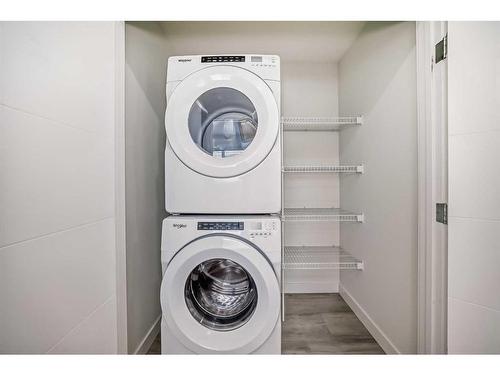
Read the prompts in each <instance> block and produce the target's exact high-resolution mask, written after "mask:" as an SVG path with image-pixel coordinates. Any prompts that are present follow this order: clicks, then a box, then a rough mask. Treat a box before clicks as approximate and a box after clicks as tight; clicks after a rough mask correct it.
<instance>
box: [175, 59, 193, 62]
mask: <svg viewBox="0 0 500 375" xmlns="http://www.w3.org/2000/svg"><path fill="white" fill-rule="evenodd" d="M177 61H178V62H190V61H191V59H177Z"/></svg>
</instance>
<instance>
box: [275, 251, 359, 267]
mask: <svg viewBox="0 0 500 375" xmlns="http://www.w3.org/2000/svg"><path fill="white" fill-rule="evenodd" d="M283 269H285V270H320V269H341V270H362V269H363V262H362V261H360V260H358V259H356V258H355V257H353V256H352V255H351V254H349V253H348V252H347V251H345V250H344V249H341V248H340V247H336V246H285V248H284V263H283Z"/></svg>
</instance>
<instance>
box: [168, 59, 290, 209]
mask: <svg viewBox="0 0 500 375" xmlns="http://www.w3.org/2000/svg"><path fill="white" fill-rule="evenodd" d="M165 128H166V134H167V142H166V149H165V197H166V199H165V205H166V209H167V212H170V213H183V214H190V213H194V214H205V213H208V214H247V213H252V214H259V213H263V214H265V213H277V212H279V211H280V210H281V143H280V135H279V134H280V131H279V130H280V60H279V57H278V56H274V55H231V56H230V55H221V56H175V57H170V58H169V59H168V70H167V110H166V114H165Z"/></svg>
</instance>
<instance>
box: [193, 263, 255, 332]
mask: <svg viewBox="0 0 500 375" xmlns="http://www.w3.org/2000/svg"><path fill="white" fill-rule="evenodd" d="M184 292H185V301H186V305H187V307H188V310H189V312H190V313H191V315H192V316H193V318H194V319H195V320H196V321H197V322H199V323H200V324H201V325H203V326H204V327H207V328H210V329H213V330H216V331H230V330H233V329H237V328H239V327H241V326H242V325H244V324H245V323H246V322H247V321H248V320H249V319H250V317H251V316H252V314H253V312H254V311H255V307H256V305H257V288H256V286H255V282H254V280H253V279H252V277H251V276H250V275H249V274H248V272H247V271H246V270H245V269H244V268H243V267H241V266H240V265H239V264H238V263H235V262H233V261H231V260H228V259H210V260H208V261H205V262H203V263H200V264H199V265H198V266H197V267H196V268H195V269H193V271H192V272H191V273H190V274H189V277H188V279H187V281H186V285H185V288H184Z"/></svg>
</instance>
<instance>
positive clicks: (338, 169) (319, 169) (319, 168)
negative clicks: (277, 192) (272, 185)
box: [283, 165, 364, 173]
mask: <svg viewBox="0 0 500 375" xmlns="http://www.w3.org/2000/svg"><path fill="white" fill-rule="evenodd" d="M283 172H285V173H363V172H364V168H363V166H362V165H288V166H285V167H284V168H283Z"/></svg>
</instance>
